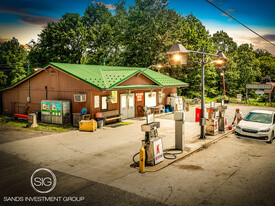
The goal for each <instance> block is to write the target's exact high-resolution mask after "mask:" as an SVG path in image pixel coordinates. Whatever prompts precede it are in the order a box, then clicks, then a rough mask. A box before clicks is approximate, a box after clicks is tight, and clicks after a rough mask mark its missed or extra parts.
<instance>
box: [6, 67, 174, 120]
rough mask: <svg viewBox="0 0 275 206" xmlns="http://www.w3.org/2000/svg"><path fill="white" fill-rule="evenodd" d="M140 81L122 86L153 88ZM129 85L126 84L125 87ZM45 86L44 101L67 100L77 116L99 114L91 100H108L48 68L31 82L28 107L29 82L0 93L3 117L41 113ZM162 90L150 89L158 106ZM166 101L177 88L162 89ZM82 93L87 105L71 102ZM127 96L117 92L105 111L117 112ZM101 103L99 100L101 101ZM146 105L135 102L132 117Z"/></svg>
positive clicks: (80, 83) (64, 74)
mask: <svg viewBox="0 0 275 206" xmlns="http://www.w3.org/2000/svg"><path fill="white" fill-rule="evenodd" d="M138 78H140V80H138V79H137V78H136V77H135V78H133V79H132V78H130V79H128V80H127V81H125V82H124V83H125V84H128V83H133V84H134V83H135V84H145V85H147V84H152V81H151V80H149V79H148V78H146V77H144V76H143V75H139V77H138ZM127 82H128V83H127ZM45 86H47V97H48V98H47V99H49V100H70V102H71V112H72V113H79V112H81V109H82V108H84V107H85V108H87V110H88V113H91V114H92V117H93V118H94V115H95V113H96V112H100V111H101V104H100V108H94V96H97V95H98V96H100V97H101V96H106V95H107V96H108V95H110V94H111V92H109V91H107V92H103V91H101V90H99V89H97V88H95V87H93V86H91V85H89V84H87V83H85V82H83V81H81V80H78V79H77V78H75V77H73V76H70V75H68V74H66V73H65V72H63V71H60V70H58V69H56V68H53V67H51V68H49V69H47V70H45V71H42V72H40V73H39V74H38V75H36V76H33V77H32V78H31V79H30V96H31V102H30V103H27V97H28V81H25V82H23V83H21V84H19V85H18V86H16V87H14V88H11V89H8V90H5V91H3V92H2V97H3V113H4V114H6V115H12V114H14V113H20V114H28V113H30V112H32V111H40V109H41V108H40V107H41V106H40V104H41V100H44V99H46V90H45ZM160 90H161V89H153V91H156V92H157V105H159V102H158V92H159V91H160ZM131 91H132V93H136V92H143V93H144V92H150V91H151V90H150V89H147V90H140V89H138V90H131ZM164 92H165V95H166V96H165V99H166V97H167V96H168V95H170V94H171V93H176V92H177V88H176V87H174V88H164ZM78 93H85V94H86V102H74V94H78ZM124 93H126V90H123V91H118V92H117V95H118V96H117V103H115V104H113V103H109V104H108V110H120V94H124ZM100 99H101V98H100ZM165 99H164V100H163V103H162V104H163V105H165V104H166V100H165ZM144 103H145V101H144V100H143V101H142V102H135V114H136V116H137V117H138V116H143V112H140V113H139V112H138V111H139V109H140V111H142V108H143V107H144Z"/></svg>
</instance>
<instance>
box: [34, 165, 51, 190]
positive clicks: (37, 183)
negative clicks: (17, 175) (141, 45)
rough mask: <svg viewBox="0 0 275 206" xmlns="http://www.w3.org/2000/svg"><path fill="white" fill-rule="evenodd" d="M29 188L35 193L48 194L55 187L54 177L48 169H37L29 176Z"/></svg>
mask: <svg viewBox="0 0 275 206" xmlns="http://www.w3.org/2000/svg"><path fill="white" fill-rule="evenodd" d="M31 186H32V188H33V189H34V190H35V191H36V192H39V193H44V194H45V193H49V192H51V191H52V190H53V189H54V188H55V186H56V176H55V174H54V173H53V172H52V171H51V170H49V169H46V168H40V169H37V170H35V171H34V173H33V174H32V176H31Z"/></svg>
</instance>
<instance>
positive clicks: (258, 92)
mask: <svg viewBox="0 0 275 206" xmlns="http://www.w3.org/2000/svg"><path fill="white" fill-rule="evenodd" d="M255 94H257V95H263V94H264V90H256V91H255Z"/></svg>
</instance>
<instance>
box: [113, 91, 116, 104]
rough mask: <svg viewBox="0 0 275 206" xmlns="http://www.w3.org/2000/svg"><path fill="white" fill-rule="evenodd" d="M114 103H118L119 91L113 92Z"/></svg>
mask: <svg viewBox="0 0 275 206" xmlns="http://www.w3.org/2000/svg"><path fill="white" fill-rule="evenodd" d="M112 103H113V104H114V103H117V91H112Z"/></svg>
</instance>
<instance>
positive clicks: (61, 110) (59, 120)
mask: <svg viewBox="0 0 275 206" xmlns="http://www.w3.org/2000/svg"><path fill="white" fill-rule="evenodd" d="M70 117H71V115H70V101H58V100H52V123H53V124H70V122H71V118H70Z"/></svg>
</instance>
